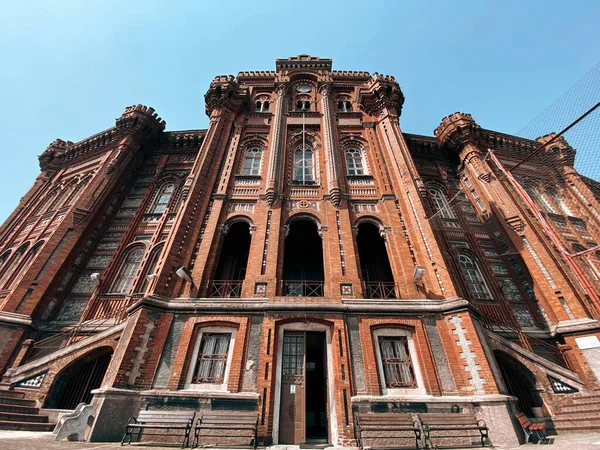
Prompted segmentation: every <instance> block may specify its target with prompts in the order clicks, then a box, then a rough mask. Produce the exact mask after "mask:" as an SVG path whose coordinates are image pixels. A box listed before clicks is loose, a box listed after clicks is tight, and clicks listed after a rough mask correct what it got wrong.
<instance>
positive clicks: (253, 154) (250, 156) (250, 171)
mask: <svg viewBox="0 0 600 450" xmlns="http://www.w3.org/2000/svg"><path fill="white" fill-rule="evenodd" d="M261 159H262V151H261V150H260V149H259V148H251V149H248V150H247V151H246V158H245V159H244V170H243V172H242V174H243V175H260V162H261Z"/></svg>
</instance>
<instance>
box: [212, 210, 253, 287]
mask: <svg viewBox="0 0 600 450" xmlns="http://www.w3.org/2000/svg"><path fill="white" fill-rule="evenodd" d="M251 240H252V237H251V235H250V224H249V223H248V222H245V221H238V222H235V223H233V224H232V225H230V226H229V228H228V230H227V235H226V236H225V239H224V240H223V246H222V248H221V253H220V255H219V262H218V264H217V270H216V272H215V278H214V280H213V282H212V286H211V292H210V296H211V297H221V298H228V297H239V296H240V294H241V290H242V281H243V280H244V279H245V278H246V268H247V266H248V255H249V253H250V241H251Z"/></svg>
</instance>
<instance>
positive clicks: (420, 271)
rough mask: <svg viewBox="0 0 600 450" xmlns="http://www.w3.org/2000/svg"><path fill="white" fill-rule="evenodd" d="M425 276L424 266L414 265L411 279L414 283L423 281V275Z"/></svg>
mask: <svg viewBox="0 0 600 450" xmlns="http://www.w3.org/2000/svg"><path fill="white" fill-rule="evenodd" d="M424 276H425V267H423V266H416V267H415V271H414V272H413V280H414V282H415V284H419V283H421V282H422V281H423V277H424Z"/></svg>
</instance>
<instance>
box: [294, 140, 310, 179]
mask: <svg viewBox="0 0 600 450" xmlns="http://www.w3.org/2000/svg"><path fill="white" fill-rule="evenodd" d="M294 181H299V182H301V183H302V184H310V183H314V181H315V160H314V152H313V149H312V148H311V147H310V146H309V145H307V146H305V147H302V146H300V147H298V148H297V149H296V152H295V153H294Z"/></svg>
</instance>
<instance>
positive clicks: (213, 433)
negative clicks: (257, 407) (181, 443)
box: [192, 411, 258, 449]
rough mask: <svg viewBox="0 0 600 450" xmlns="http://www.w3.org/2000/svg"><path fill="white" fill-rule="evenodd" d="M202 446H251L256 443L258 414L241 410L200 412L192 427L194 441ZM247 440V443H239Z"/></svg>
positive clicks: (195, 444)
mask: <svg viewBox="0 0 600 450" xmlns="http://www.w3.org/2000/svg"><path fill="white" fill-rule="evenodd" d="M200 440H202V443H201V444H202V446H203V447H218V446H224V447H228V448H232V447H251V448H254V449H255V448H256V446H257V444H258V414H257V413H255V412H242V411H207V412H203V413H200V416H199V417H198V421H197V422H196V427H195V428H194V443H193V445H192V447H197V446H198V444H199V441H200ZM240 441H241V442H242V443H243V442H245V441H248V442H249V444H241V445H240V444H239V442H240Z"/></svg>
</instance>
